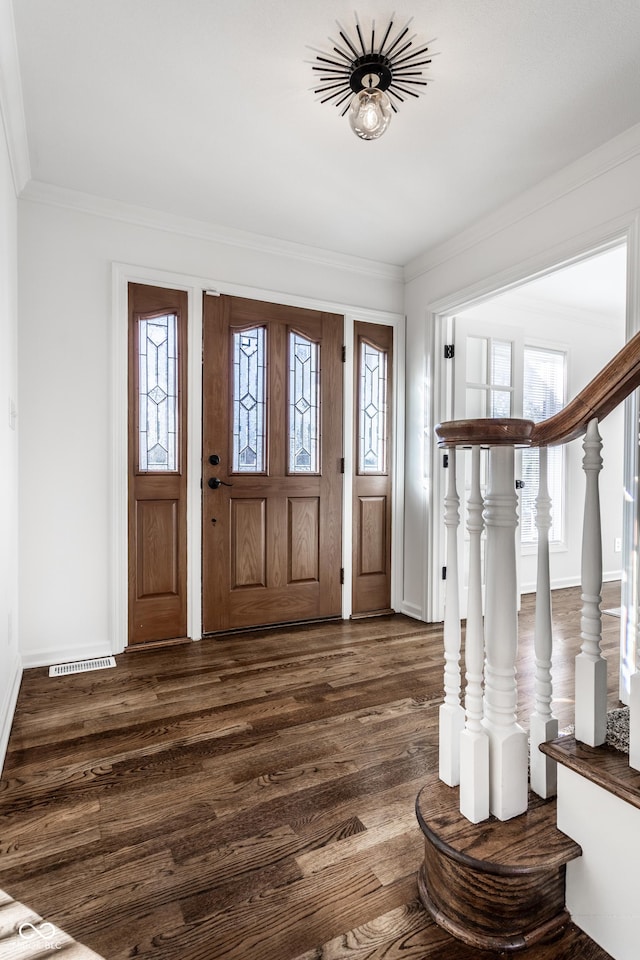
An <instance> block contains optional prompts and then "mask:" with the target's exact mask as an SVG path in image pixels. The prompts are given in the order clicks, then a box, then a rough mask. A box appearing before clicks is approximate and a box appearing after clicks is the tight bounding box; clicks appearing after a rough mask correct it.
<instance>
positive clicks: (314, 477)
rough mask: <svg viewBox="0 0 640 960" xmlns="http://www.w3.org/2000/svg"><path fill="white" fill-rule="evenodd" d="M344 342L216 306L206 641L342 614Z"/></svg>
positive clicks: (305, 317) (207, 347) (208, 348)
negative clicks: (221, 635) (226, 632)
mask: <svg viewBox="0 0 640 960" xmlns="http://www.w3.org/2000/svg"><path fill="white" fill-rule="evenodd" d="M342 331H343V318H342V317H340V316H337V315H334V314H327V313H321V312H318V311H312V310H300V309H297V308H293V307H285V306H279V305H277V304H268V303H260V302H258V301H252V300H245V299H241V298H237V297H224V296H222V297H209V296H205V298H204V350H203V379H204V393H203V462H204V465H203V532H202V548H203V597H202V606H203V630H204V632H205V633H216V632H220V631H224V630H233V629H239V628H242V627H251V626H260V625H265V624H270V623H288V622H292V621H296V620H311V619H316V618H323V617H332V616H340V614H341V612H342V591H341V585H340V568H341V553H342V542H341V531H342V474H341V457H342V364H341V348H342Z"/></svg>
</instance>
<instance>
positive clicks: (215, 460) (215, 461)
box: [209, 453, 220, 467]
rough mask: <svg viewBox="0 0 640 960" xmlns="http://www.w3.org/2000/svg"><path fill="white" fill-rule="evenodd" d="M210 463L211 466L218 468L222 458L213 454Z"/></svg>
mask: <svg viewBox="0 0 640 960" xmlns="http://www.w3.org/2000/svg"><path fill="white" fill-rule="evenodd" d="M209 463H210V464H211V466H212V467H217V466H218V464H219V463H220V457H219V456H218V454H217V453H212V454H211V456H210V457H209Z"/></svg>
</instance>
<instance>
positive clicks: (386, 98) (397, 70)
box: [313, 16, 432, 140]
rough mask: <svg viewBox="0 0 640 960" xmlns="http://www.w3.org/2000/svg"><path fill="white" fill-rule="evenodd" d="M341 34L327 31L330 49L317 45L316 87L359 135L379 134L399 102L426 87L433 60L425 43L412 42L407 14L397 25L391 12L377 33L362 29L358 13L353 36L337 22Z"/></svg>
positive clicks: (367, 137)
mask: <svg viewBox="0 0 640 960" xmlns="http://www.w3.org/2000/svg"><path fill="white" fill-rule="evenodd" d="M337 26H338V36H339V40H337V41H336V40H333V39H332V38H331V37H329V42H330V43H331V45H332V49H331V51H329V52H325V51H317V55H316V58H315V61H314V62H313V70H314V71H315V72H316V74H318V76H317V85H316V86H315V87H314V93H316V94H318V98H319V99H320V102H321V103H333V104H334V105H335V106H336V107H343V108H344V109H343V110H342V114H341V115H342V116H343V117H344V115H345V114H347V113H348V114H349V123H350V124H351V129H352V130H353V132H354V133H355V134H356V135H357V136H358V137H361V138H362V139H363V140H377V139H378V137H381V136H382V134H383V133H384V132H385V130H386V129H387V127H388V126H389V122H390V120H391V117H392V115H393V114H394V113H397V112H398V107H399V105H400V104H401V103H404V102H405V100H406V99H408V98H409V97H414V98H417V97H419V96H420V94H422V93H424V87H426V86H427V79H426V78H425V77H424V76H423V72H424V68H425V67H428V66H429V64H430V63H431V56H432V55H430V54H429V47H428V46H427V45H426V44H417V45H416V43H415V40H416V35H415V34H411V35H410V34H409V28H410V26H411V20H409V22H408V23H407V24H406V25H405V26H404V27H402V28H401V29H400V30H397V29H394V21H393V18H392V19H391V20H390V21H389V24H388V26H387V27H386V29H385V30H383V31H381V32H380V34H379V36H381V37H382V39H381V40H380V41H379V42H378V40H377V38H376V25H375V22H372V24H371V33H370V34H369V31H366V33H365V31H363V29H362V27H361V25H360V22H359V21H358V17H357V16H356V27H355V29H356V35H355V36H353V37H351V36H349V34H348V33H347V31H346V30H345V29H344V28H343V27H342V26H341V25H340V24H339V23H338V24H337Z"/></svg>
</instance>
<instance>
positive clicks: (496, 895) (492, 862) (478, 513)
mask: <svg viewBox="0 0 640 960" xmlns="http://www.w3.org/2000/svg"><path fill="white" fill-rule="evenodd" d="M639 385H640V334H638V335H636V337H634V338H633V339H632V340H630V341H629V342H628V343H627V344H626V345H625V347H624V348H623V349H622V350H621V351H620V352H619V353H618V354H617V355H616V357H614V359H613V360H612V361H611V362H610V363H609V364H607V366H606V367H604V368H603V370H602V371H601V372H600V373H599V374H598V375H597V376H596V377H595V378H594V379H593V381H592V382H591V383H590V384H589V385H588V386H587V387H586V388H585V389H584V390H583V391H582V392H581V393H580V394H578V396H577V397H576V398H575V399H574V400H573V401H572V402H571V403H569V404H568V405H567V406H566V407H565V408H564V409H563V410H562V411H561V412H560V413H558V414H556V415H555V416H554V417H551V418H549V419H548V420H545V421H543V422H541V423H533V422H532V421H527V420H517V419H483V420H460V421H452V422H449V423H443V424H440V425H439V426H438V427H436V433H437V436H438V442H439V445H440V446H441V447H443V448H446V449H447V450H448V451H449V471H448V487H447V493H446V496H445V503H444V522H445V527H446V531H447V581H446V599H445V622H444V654H445V672H444V691H445V697H444V702H443V704H442V706H441V708H440V749H439V777H440V781H441V782H440V783H439V784H438V787H437V789H433V788H432V787H431V788H430V789H429V790H426V789H425V790H423V791H422V792H421V794H420V795H419V796H418V799H417V802H416V812H417V816H418V822H419V824H420V827H421V829H422V833H423V834H424V838H425V856H424V861H423V864H422V868H421V871H420V877H419V888H420V897H421V900H422V902H423V904H424V906H425V907H426V909H427V910H428V912H429V913H430V914H431V916H432V917H433V918H434V920H436V922H437V923H439V924H440V925H441V926H442V927H444V928H445V929H447V930H448V931H449V932H450V933H452V934H453V935H454V936H456V937H458V938H459V939H460V940H462V941H464V942H466V943H468V944H471V945H473V946H475V947H478V948H480V949H486V950H499V951H507V952H513V951H518V950H526V949H527V948H530V947H531V945H532V944H535V943H540V942H543V941H545V940H547V939H549V938H550V937H553V936H555V935H556V934H557V933H558V931H559V930H561V929H562V927H563V926H564V925H566V924H567V923H568V921H569V919H570V913H571V916H572V917H573V920H574V922H576V923H577V924H578V926H580V927H582V929H584V930H585V931H586V932H587V933H588V934H589V935H590V936H591V937H592V938H593V939H594V940H596V942H597V943H599V944H600V945H601V946H602V947H604V949H605V950H608V951H610V953H611V955H612V956H613V957H614V958H615V960H632V958H633V960H635V958H636V957H637V944H636V940H637V935H636V931H637V930H638V929H640V904H638V898H637V895H636V891H637V890H638V887H639V884H640V840H639V841H636V837H640V799H639V798H640V775H638V774H637V773H636V770H637V769H640V673H637V672H636V673H635V674H634V676H633V677H632V683H631V698H630V710H631V748H630V758H631V764H632V767H631V768H629V760H628V758H626V757H625V758H624V760H622V761H620V760H619V759H616V760H615V761H612V760H611V757H610V754H611V753H612V751H611V750H610V749H609V748H608V747H606V746H604V744H605V738H606V711H607V663H606V660H605V659H604V657H603V656H602V651H601V637H602V624H601V611H600V602H601V589H602V534H601V528H600V505H599V488H598V477H599V473H600V471H601V469H602V465H603V461H602V456H601V452H602V442H601V439H600V434H599V431H598V423H599V422H600V421H601V420H602V419H603V418H604V417H605V416H607V414H609V413H610V412H611V411H612V410H613V409H614V408H615V407H616V406H617V405H618V404H619V403H621V402H622V401H623V400H625V399H626V398H627V397H628V396H630V395H631V394H632V392H633V391H634V390H635V389H636V388H637V387H638V386H639ZM580 436H582V437H584V440H583V448H584V459H583V469H584V472H585V478H586V489H585V506H584V528H583V550H582V610H581V620H580V626H581V641H582V644H581V649H580V652H579V653H578V655H577V657H576V661H575V738H560V739H557V738H558V722H557V720H556V719H555V718H554V716H553V714H552V693H553V687H552V684H553V678H552V675H551V659H552V643H553V638H552V629H551V599H550V598H551V592H550V577H549V528H550V518H551V503H550V500H549V495H548V485H547V456H546V451H547V448H548V447H549V446H553V445H557V444H563V443H567V442H568V441H570V440H573V439H576V438H577V437H580ZM519 447H537V448H538V449H539V451H540V457H539V462H540V478H539V489H538V496H537V500H536V507H537V511H536V513H537V521H536V522H537V529H538V579H537V590H536V631H535V706H534V711H533V714H532V715H531V717H530V718H529V736H527V733H526V732H525V730H524V729H523V727H521V726H520V724H519V723H518V722H517V718H516V708H517V700H518V691H517V684H516V675H515V661H516V655H517V649H518V633H517V584H516V543H515V532H516V526H517V512H516V507H517V497H516V489H515V473H514V454H515V450H516V449H517V448H519ZM462 448H471V451H472V454H471V457H472V470H471V495H470V497H469V498H468V517H467V518H466V528H467V531H468V539H469V551H468V553H469V569H468V584H469V593H468V609H467V625H466V643H465V663H464V679H465V687H464V697H463V689H462V687H463V683H462V680H463V677H462V671H461V666H460V651H461V626H460V617H459V597H458V594H459V583H460V572H459V564H458V548H457V542H458V533H459V528H460V516H459V503H460V500H459V497H458V492H457V484H456V451H457V450H460V449H462ZM482 456H486V457H487V461H488V462H487V466H488V482H487V488H486V491H485V492H484V495H483V493H482V491H481V487H480V476H481V470H480V462H481V457H482ZM483 537H484V538H485V540H486V544H485V546H486V553H485V584H484V587H485V600H484V609H483V602H482V583H481V570H482V564H481V543H482V538H483ZM635 621H636V617H635V613H632V615H631V616H629V618H628V621H627V629H628V630H629V629H634V630H635V626H634V625H635ZM635 646H636V644H635V636H634V637H633V644H632V648H633V649H634V650H635ZM633 667H635V664H634V665H633ZM551 741H553V742H551ZM585 751H587V753H586V754H585ZM620 763H622V765H623V766H624V767H626V769H627V770H630V773H629V774H628V775H627V776H623V775H621V774H620ZM616 765H617V766H616ZM614 766H615V767H616V770H617V773H616V775H615V776H612V775H611V770H612V769H613V767H614ZM594 771H598V773H597V774H594ZM603 771H606V772H603ZM621 784H624V785H625V786H621ZM452 788H456V789H452ZM593 791H597V794H595V795H594V794H593ZM556 793H557V795H558V799H557V801H556V800H555V799H554V798H555V796H556ZM611 798H613V800H615V803H614V804H613V805H612V803H611ZM634 798H635V799H634ZM587 800H588V803H587ZM589 804H590V807H589ZM616 804H618V805H621V806H617V805H616ZM596 808H597V809H598V810H599V811H600V817H601V819H600V820H598V818H597V816H592V814H591V810H595V809H596ZM604 823H606V824H607V833H608V834H609V833H611V837H609V836H607V837H606V838H603V830H602V829H601V828H600V829H599V825H600V827H601V825H602V824H604ZM618 824H624V830H623V833H622V834H621V833H620V831H619V830H618ZM625 833H628V837H627V836H626V835H625ZM614 834H615V838H613V835H614ZM612 838H613V839H612ZM629 844H630V845H631V846H630V847H629ZM625 846H626V847H628V851H629V852H628V853H625ZM636 847H637V849H636ZM614 848H620V850H621V852H622V861H623V862H622V863H617V862H616V865H615V868H614V870H615V871H618V874H617V875H618V876H619V877H622V878H623V879H622V882H623V884H624V885H625V886H626V887H627V888H628V889H629V890H631V891H633V893H632V894H631V896H630V898H628V905H627V906H626V907H624V908H622V909H621V908H620V901H619V893H618V885H617V883H616V884H613V887H612V884H611V881H610V876H611V870H608V869H605V866H604V865H603V864H604V862H607V861H608V860H610V859H611V857H610V856H609V853H610V851H612V850H613V849H614ZM605 878H607V879H605ZM607 885H608V887H609V889H605V887H606V886H607ZM637 904H638V905H637ZM567 907H568V909H567ZM625 910H626V914H625V912H624V911H625ZM569 911H570V913H569Z"/></svg>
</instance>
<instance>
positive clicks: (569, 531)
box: [464, 288, 625, 593]
mask: <svg viewBox="0 0 640 960" xmlns="http://www.w3.org/2000/svg"><path fill="white" fill-rule="evenodd" d="M518 293H521V295H522V296H524V297H525V298H526V288H524V290H522V291H518ZM518 299H519V298H518V296H516V297H512V296H511V295H510V294H506V295H504V296H502V297H499V298H496V299H493V300H490V301H487V302H484V303H482V304H478V305H477V306H475V307H471V308H470V309H469V310H466V311H465V312H464V317H465V319H466V320H467V321H471V322H472V323H477V324H478V330H479V332H480V335H481V333H482V322H483V320H486V321H488V322H493V323H499V324H504V325H505V326H509V327H515V328H519V329H521V330H522V331H523V335H524V341H525V344H529V343H534V344H535V345H537V346H545V347H549V348H550V349H556V350H566V351H567V393H566V396H567V399H568V400H570V399H571V398H573V397H575V396H576V394H578V393H579V391H580V390H582V388H583V387H585V386H586V385H587V384H588V383H589V381H590V380H591V379H592V378H593V377H594V376H595V375H596V374H597V373H598V372H599V371H600V370H601V369H602V367H603V366H604V364H605V363H606V362H607V361H608V360H610V359H611V357H613V356H614V354H615V353H617V351H618V350H620V348H621V347H622V346H623V344H624V342H625V330H624V316H622V317H620V318H618V319H613V320H612V319H608V318H607V319H605V318H596V317H590V318H589V319H585V318H583V317H580V316H574V315H573V311H569V310H568V309H566V308H565V309H561V308H555V309H554V306H553V304H549V305H548V306H545V307H544V309H542V308H541V307H537V308H533V307H531V306H526V307H525V306H523V305H521V304H519V303H518V302H517V301H518ZM623 427H624V413H623V407H622V406H620V407H618V408H617V409H616V410H614V411H613V412H612V413H611V414H610V415H609V416H608V417H607V418H606V419H605V420H604V421H603V422H602V423H601V424H600V428H599V429H600V434H601V436H602V440H603V452H602V455H603V459H604V469H603V471H602V473H601V474H600V501H601V519H602V531H603V540H602V560H603V571H604V573H605V577H606V579H608V580H613V579H619V578H620V572H621V571H620V564H621V560H622V557H621V554H620V553H615V551H614V540H615V538H616V537H620V538H622V498H623V490H624V484H623V465H624V435H623ZM583 455H584V451H583V449H582V439H581V438H578V439H577V440H573V441H571V443H569V444H567V445H566V447H565V457H566V459H565V470H566V484H565V496H566V499H565V542H564V544H563V545H562V546H558V547H555V546H552V548H551V555H550V558H549V563H550V574H551V585H552V587H553V588H554V589H557V588H560V587H567V586H574V585H576V584H579V583H580V567H581V552H582V524H583V513H584V489H585V480H584V472H583V470H582V458H583ZM519 573H520V586H521V590H522V592H523V593H531V592H534V591H535V589H536V575H537V551H536V550H535V548H531V547H530V548H529V549H528V550H527V548H525V549H524V550H523V553H522V556H521V561H520V571H519Z"/></svg>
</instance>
